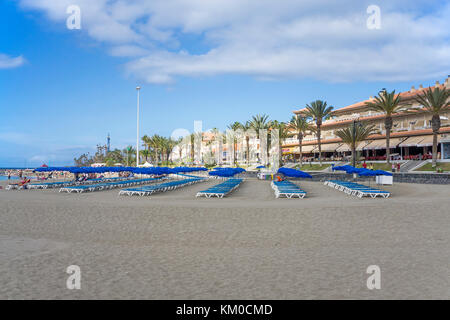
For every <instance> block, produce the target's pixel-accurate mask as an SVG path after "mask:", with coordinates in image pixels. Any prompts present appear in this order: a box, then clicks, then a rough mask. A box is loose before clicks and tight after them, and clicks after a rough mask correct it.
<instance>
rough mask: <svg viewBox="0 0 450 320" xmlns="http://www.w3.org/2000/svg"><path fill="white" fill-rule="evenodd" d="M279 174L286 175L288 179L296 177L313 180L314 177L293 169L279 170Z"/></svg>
mask: <svg viewBox="0 0 450 320" xmlns="http://www.w3.org/2000/svg"><path fill="white" fill-rule="evenodd" d="M277 173H281V174H284V175H285V176H287V177H295V178H312V176H311V175H310V174H309V173H306V172H303V171H300V170H295V169H291V168H280V169H278V172H277Z"/></svg>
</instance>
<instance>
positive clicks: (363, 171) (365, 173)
mask: <svg viewBox="0 0 450 320" xmlns="http://www.w3.org/2000/svg"><path fill="white" fill-rule="evenodd" d="M358 175H360V176H365V177H374V176H377V173H376V172H375V171H374V170H369V169H364V168H362V169H361V170H359V171H358Z"/></svg>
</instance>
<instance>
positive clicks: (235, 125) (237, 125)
mask: <svg viewBox="0 0 450 320" xmlns="http://www.w3.org/2000/svg"><path fill="white" fill-rule="evenodd" d="M228 129H230V130H233V136H232V139H233V159H234V165H237V157H236V151H237V150H236V149H237V131H238V130H239V129H242V124H241V123H240V122H237V121H236V122H233V123H232V124H230V125H229V126H228Z"/></svg>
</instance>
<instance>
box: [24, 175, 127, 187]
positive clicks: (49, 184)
mask: <svg viewBox="0 0 450 320" xmlns="http://www.w3.org/2000/svg"><path fill="white" fill-rule="evenodd" d="M123 180H130V178H126V177H115V178H97V179H88V180H85V181H75V180H70V181H58V182H41V183H31V184H29V185H28V188H29V189H50V188H63V187H70V186H81V185H89V184H96V183H99V182H114V181H123Z"/></svg>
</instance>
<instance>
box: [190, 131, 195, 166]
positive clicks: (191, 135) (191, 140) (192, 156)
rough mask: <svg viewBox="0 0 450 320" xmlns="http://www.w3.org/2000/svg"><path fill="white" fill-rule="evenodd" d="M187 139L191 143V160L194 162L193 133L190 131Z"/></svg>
mask: <svg viewBox="0 0 450 320" xmlns="http://www.w3.org/2000/svg"><path fill="white" fill-rule="evenodd" d="M189 140H190V143H191V162H192V164H193V163H194V143H195V134H194V133H191V134H190V136H189Z"/></svg>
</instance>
